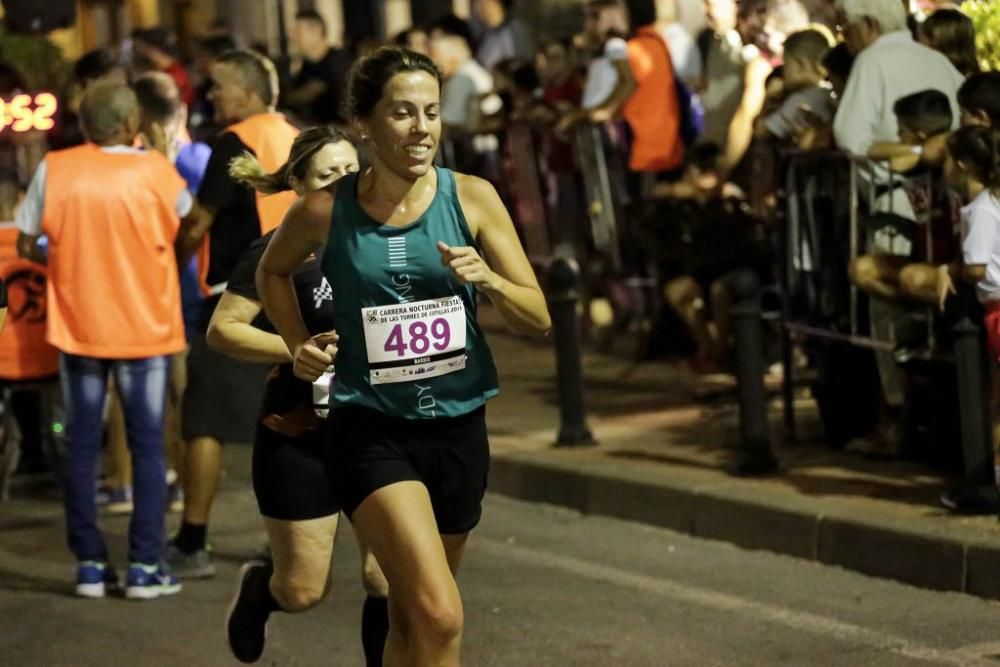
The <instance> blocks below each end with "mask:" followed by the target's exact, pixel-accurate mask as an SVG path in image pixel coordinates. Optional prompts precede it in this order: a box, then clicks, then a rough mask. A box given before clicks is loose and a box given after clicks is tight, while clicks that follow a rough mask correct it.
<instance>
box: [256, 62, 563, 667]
mask: <svg viewBox="0 0 1000 667" xmlns="http://www.w3.org/2000/svg"><path fill="white" fill-rule="evenodd" d="M349 99H350V105H349V106H350V108H349V110H350V114H351V117H352V120H353V123H354V125H355V128H356V130H357V131H358V133H359V135H360V136H361V138H362V140H363V141H364V143H365V147H366V149H367V152H368V156H369V157H370V158H371V162H372V166H371V167H370V168H368V169H366V170H365V171H364V172H363V173H361V174H358V175H354V174H351V175H348V176H347V177H345V178H344V179H343V180H342V181H340V182H339V183H337V184H336V185H335V186H332V187H328V188H325V189H323V190H319V191H316V192H311V193H308V194H307V195H306V196H305V197H303V198H302V199H301V200H300V201H299V202H298V203H297V204H296V205H295V206H294V207H293V208H292V209H291V210H290V211H289V213H288V215H287V216H286V217H285V221H284V223H283V224H282V226H281V227H280V228H279V229H278V231H277V233H276V234H275V237H274V239H273V241H272V242H271V244H270V246H269V247H268V249H267V252H266V253H265V254H264V258H263V259H262V260H261V264H260V268H259V269H258V272H257V284H258V286H259V288H260V294H261V297H262V301H263V303H264V307H265V310H266V311H267V313H268V316H269V317H270V319H271V321H272V322H274V324H275V326H276V327H277V329H278V332H279V333H280V334H281V337H282V338H284V340H285V343H286V344H287V346H288V349H289V350H291V351H292V356H293V359H294V369H295V374H296V375H297V376H298V377H300V378H303V379H308V380H313V379H315V378H317V377H319V376H320V375H321V374H322V373H323V372H324V371H325V370H326V369H327V367H328V366H329V365H330V364H331V363H333V362H334V360H336V364H335V365H336V375H337V380H336V382H335V383H334V384H333V387H332V396H331V411H330V431H331V433H335V434H336V442H335V443H334V442H331V443H330V445H329V446H328V447H327V449H326V451H327V453H328V456H329V463H328V465H327V469H328V470H329V471H331V475H332V476H333V478H334V479H333V484H334V490H335V492H336V493H337V494H338V499H339V500H340V503H341V507H342V509H343V511H344V512H345V513H346V514H347V515H348V516H349V517H350V519H351V521H352V522H353V523H354V525H355V526H356V527H357V529H358V531H359V532H360V533H361V535H362V537H363V538H364V539H365V540H366V541H367V542H368V543H369V544H370V545H371V547H372V550H373V551H374V553H375V556H376V557H377V558H378V562H379V564H380V565H381V566H382V569H383V571H384V572H385V576H386V579H387V580H388V582H389V591H390V595H389V619H390V624H389V627H390V630H389V637H388V640H387V642H386V648H385V664H386V665H403V664H406V665H458V664H459V647H460V643H461V637H462V626H463V611H462V602H461V598H460V597H459V592H458V587H457V585H456V583H455V572H456V571H457V569H458V566H459V563H460V561H461V558H462V552H463V549H464V547H465V543H466V540H467V537H468V533H469V531H470V530H472V528H473V527H475V526H476V524H477V523H478V522H479V518H480V514H481V504H482V498H483V495H484V493H485V489H486V476H487V471H488V468H489V444H488V441H487V437H486V425H485V403H486V401H487V400H488V399H490V398H492V397H493V396H495V395H496V394H497V392H498V388H497V377H496V369H495V367H494V365H493V359H492V355H491V353H490V350H489V348H488V347H487V345H486V341H485V339H484V337H483V333H482V330H481V329H480V326H479V324H478V322H477V319H476V310H477V296H478V294H477V293H478V292H482V293H484V294H486V295H487V296H488V297H489V298H490V300H491V301H492V303H493V305H494V306H495V307H496V309H497V311H498V312H499V313H500V315H501V316H502V317H503V318H504V320H506V322H507V323H508V324H509V325H511V326H512V327H514V328H515V329H517V330H518V331H521V332H523V333H526V334H531V335H538V336H542V335H545V334H546V333H547V332H548V330H549V328H550V326H551V320H550V318H549V313H548V310H547V308H546V304H545V298H544V296H543V294H542V292H541V289H539V287H538V283H537V281H536V279H535V275H534V272H533V271H532V268H531V266H530V264H529V263H528V260H527V258H526V257H525V254H524V251H523V250H522V248H521V244H520V242H519V241H518V238H517V234H516V233H515V231H514V226H513V223H512V222H511V219H510V216H509V215H508V213H507V211H506V210H505V209H504V206H503V204H502V203H501V201H500V198H499V196H498V195H497V193H496V191H495V190H494V189H493V186H492V185H490V184H489V183H487V182H486V181H483V180H481V179H479V178H474V177H472V176H465V175H462V174H455V173H453V172H451V171H450V170H448V169H441V168H436V167H434V165H433V161H434V156H435V153H436V152H437V148H438V142H439V140H440V137H441V118H440V109H441V104H440V102H441V74H440V72H439V71H438V69H437V68H436V67H435V66H434V64H433V62H432V61H431V60H430V59H429V58H427V57H426V56H423V55H420V54H417V53H415V52H412V51H408V50H405V49H400V48H397V47H383V48H381V49H378V50H376V51H374V52H373V53H372V54H370V55H369V56H367V57H365V58H362V59H361V60H359V61H358V62H356V63H355V65H354V68H353V70H352V73H351V79H350V86H349ZM324 245H325V254H324V257H323V260H322V263H321V264H322V268H323V273H324V275H325V276H326V278H327V280H329V281H330V284H331V286H332V288H333V292H334V294H335V295H336V301H335V302H334V310H335V312H336V321H337V331H338V333H339V334H340V338H339V341H338V342H337V349H330V348H327V344H328V342H329V341H328V340H327V339H325V338H323V337H317V336H313V335H312V334H311V333H310V331H309V329H308V328H307V326H306V325H305V323H304V322H303V319H302V316H301V315H300V313H299V310H298V304H297V300H296V298H295V291H294V289H293V286H292V283H291V281H290V277H291V276H292V275H293V273H294V272H295V270H296V268H297V267H298V266H299V265H300V264H301V263H302V262H303V261H304V260H305V259H306V258H307V257H309V256H310V255H311V254H312V253H314V252H316V250H317V248H320V247H322V246H324ZM480 252H482V254H480ZM262 592H263V593H266V590H263V589H262ZM246 597H247V598H248V599H259V598H258V596H257V595H247V596H246ZM265 620H266V619H265ZM264 630H265V627H264V622H263V621H262V622H260V623H259V624H258V625H257V626H255V627H249V626H245V627H244V628H243V631H244V632H247V633H255V634H257V635H260V636H263V634H264Z"/></svg>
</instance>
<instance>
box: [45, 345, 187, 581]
mask: <svg viewBox="0 0 1000 667" xmlns="http://www.w3.org/2000/svg"><path fill="white" fill-rule="evenodd" d="M59 362H60V363H59V365H60V371H61V374H60V380H61V384H62V391H63V400H64V401H65V404H66V435H65V442H66V461H65V484H66V497H65V503H66V532H67V536H68V539H69V548H70V549H71V550H72V551H73V554H74V555H76V558H77V560H78V561H83V560H99V561H104V560H107V559H108V549H107V545H106V544H105V542H104V534H103V533H102V532H101V529H100V528H99V527H98V526H97V502H96V498H95V494H94V486H95V482H96V479H97V463H98V460H99V455H100V452H101V442H102V439H103V433H104V424H103V416H104V399H105V396H106V395H107V387H108V375H109V373H114V378H115V387H116V388H117V390H118V393H119V396H120V398H121V403H122V410H123V412H124V413H125V429H126V432H127V434H128V448H129V451H130V453H131V455H132V486H133V494H132V499H133V504H134V510H133V512H132V520H131V522H130V523H129V533H128V540H129V561H130V562H133V563H147V564H154V563H157V562H159V560H160V556H161V555H162V551H163V532H164V514H165V513H166V504H167V482H166V464H165V462H164V451H163V413H164V408H165V404H166V395H167V381H168V378H169V375H170V358H169V357H149V358H147V359H126V360H116V359H94V358H91V357H80V356H76V355H72V354H65V353H64V354H62V355H61V356H60V360H59Z"/></svg>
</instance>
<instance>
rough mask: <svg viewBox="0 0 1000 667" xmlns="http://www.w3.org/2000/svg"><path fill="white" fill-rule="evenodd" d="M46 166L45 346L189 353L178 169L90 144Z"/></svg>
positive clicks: (156, 157)
mask: <svg viewBox="0 0 1000 667" xmlns="http://www.w3.org/2000/svg"><path fill="white" fill-rule="evenodd" d="M46 164H47V174H46V182H45V206H44V209H43V214H42V216H43V230H44V231H45V233H46V234H47V235H48V237H49V282H48V289H47V294H48V335H47V339H48V341H49V342H50V343H51V344H52V345H54V346H55V347H57V348H58V349H59V350H61V351H63V352H66V353H69V354H78V355H83V356H88V357H97V358H104V359H138V358H143V357H153V356H161V355H168V354H174V353H176V352H180V351H181V350H183V349H184V346H185V340H184V322H183V320H182V317H181V297H180V282H179V278H178V275H177V259H176V256H175V254H174V240H175V239H176V237H177V230H178V229H179V227H180V219H179V218H178V216H177V211H176V208H177V199H178V196H179V195H180V194H181V192H182V191H183V190H184V187H185V184H184V180H183V179H182V178H181V177H180V175H178V173H177V170H176V169H174V166H173V165H172V164H170V161H169V160H167V159H166V158H165V157H164V156H163V155H161V154H159V153H157V152H155V151H149V152H127V153H112V152H107V151H103V150H101V149H100V148H98V147H97V146H95V145H93V144H85V145H83V146H78V147H75V148H70V149H67V150H63V151H54V152H52V153H49V154H48V155H47V156H46Z"/></svg>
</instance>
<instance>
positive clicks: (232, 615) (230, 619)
mask: <svg viewBox="0 0 1000 667" xmlns="http://www.w3.org/2000/svg"><path fill="white" fill-rule="evenodd" d="M262 576H266V577H268V578H270V567H268V564H267V563H264V562H263V561H257V560H254V561H250V562H249V563H246V564H245V565H244V566H243V567H241V568H240V573H239V575H238V578H237V583H236V593H235V595H233V601H232V602H230V603H229V611H228V613H227V614H226V639H227V640H228V642H229V648H230V650H232V652H233V655H234V656H236V659H237V660H239V661H240V662H245V663H253V662H257V660H259V659H260V656H261V654H262V653H263V652H264V642H265V641H266V640H267V618H268V616H270V612H268V611H266V610H261V609H258V608H257V607H256V606H255V605H254V604H253V603H252V594H251V593H250V592H249V591H248V589H247V584H248V583H249V582H251V580H252V578H254V577H262Z"/></svg>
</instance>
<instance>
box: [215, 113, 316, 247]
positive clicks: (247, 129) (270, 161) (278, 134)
mask: <svg viewBox="0 0 1000 667" xmlns="http://www.w3.org/2000/svg"><path fill="white" fill-rule="evenodd" d="M226 132H232V133H233V134H235V135H236V136H237V137H239V138H240V141H242V142H243V144H244V145H245V146H246V147H247V148H249V149H250V150H251V151H253V154H254V155H256V156H257V161H258V162H260V166H262V167H264V170H265V171H267V172H268V173H272V172H274V171H276V170H277V169H278V167H280V166H281V165H283V164H285V162H287V161H288V154H289V153H290V152H291V151H292V142H293V141H295V137H296V136H298V134H299V131H298V130H297V129H295V127H294V126H293V125H292V124H291V123H289V122H288V121H287V120H285V116H284V115H283V114H280V113H259V114H256V115H254V116H250V117H249V118H247V119H246V120H244V121H242V122H239V123H236V124H235V125H230V126H229V127H227V128H226ZM256 196H257V218H258V219H259V220H260V235H261V236H263V235H264V234H267V233H268V232H269V231H271V230H272V229H274V228H275V227H277V226H278V225H280V224H281V221H282V220H283V219H284V217H285V213H287V212H288V209H289V208H291V206H292V204H294V203H295V199H296V194H295V193H294V192H292V191H288V192H279V193H277V194H273V195H262V194H261V193H259V192H258V193H256Z"/></svg>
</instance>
